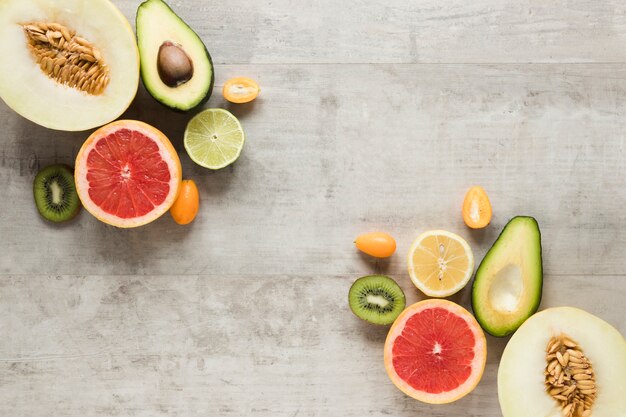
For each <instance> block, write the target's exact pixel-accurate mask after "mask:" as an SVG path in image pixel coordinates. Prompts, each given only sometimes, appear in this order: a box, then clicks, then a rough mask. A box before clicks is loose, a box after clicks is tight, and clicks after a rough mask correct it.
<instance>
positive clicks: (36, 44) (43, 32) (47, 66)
mask: <svg viewBox="0 0 626 417" xmlns="http://www.w3.org/2000/svg"><path fill="white" fill-rule="evenodd" d="M22 27H23V29H24V33H25V34H26V40H27V42H28V48H29V49H30V52H31V54H32V55H33V58H34V59H35V61H36V62H37V63H38V64H39V68H40V69H41V71H42V72H43V73H44V74H46V75H47V76H48V77H49V78H51V79H53V80H54V81H56V82H57V83H59V84H63V85H67V86H69V87H71V88H76V89H78V90H81V91H83V92H85V93H87V94H90V95H100V94H102V93H103V92H104V90H105V89H106V87H107V85H108V83H109V68H108V67H107V66H106V64H105V63H104V62H103V61H102V53H101V52H100V51H98V49H97V48H96V47H95V46H94V45H92V44H91V43H90V42H89V41H87V40H86V39H84V38H81V37H79V36H77V35H76V32H75V31H74V30H70V29H69V28H67V27H65V26H63V25H61V24H59V23H54V22H51V23H50V22H27V23H24V24H22ZM75 51H79V53H75ZM92 63H93V66H92V67H91V69H89V67H90V66H91V65H92ZM69 74H72V77H70V76H69ZM97 79H100V80H101V81H100V82H95V81H96V80H97Z"/></svg>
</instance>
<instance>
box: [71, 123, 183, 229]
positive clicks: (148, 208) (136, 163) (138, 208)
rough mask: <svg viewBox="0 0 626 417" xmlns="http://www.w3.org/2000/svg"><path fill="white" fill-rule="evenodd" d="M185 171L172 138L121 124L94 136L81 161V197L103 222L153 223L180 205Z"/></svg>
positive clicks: (142, 125) (78, 177) (141, 125)
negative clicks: (179, 195) (173, 207)
mask: <svg viewBox="0 0 626 417" xmlns="http://www.w3.org/2000/svg"><path fill="white" fill-rule="evenodd" d="M181 178H182V172H181V167H180V160H179V159H178V155H177V153H176V151H175V150H174V148H173V147H172V144H171V143H170V141H169V140H168V139H167V137H166V136H165V135H164V134H163V133H161V132H160V131H158V130H157V129H155V128H154V127H152V126H150V125H147V124H145V123H143V122H139V121H134V120H121V121H118V122H114V123H111V124H109V125H107V126H104V127H103V128H101V129H99V130H97V131H96V132H94V133H93V134H92V135H91V136H90V137H89V138H88V139H87V141H86V142H85V144H84V145H83V147H82V148H81V150H80V151H79V153H78V157H77V158H76V183H77V190H78V195H79V197H80V199H81V201H82V202H83V205H84V206H85V208H86V209H87V210H88V211H89V212H91V213H92V214H93V215H94V216H95V217H97V218H98V219H100V220H102V221H104V222H106V223H108V224H112V225H114V226H118V227H135V226H140V225H143V224H146V223H149V222H151V221H153V220H155V219H157V218H158V217H160V216H161V215H162V214H163V213H165V212H166V211H167V210H169V208H170V207H171V205H172V204H173V203H174V201H175V200H176V196H177V195H178V190H179V187H180V182H181Z"/></svg>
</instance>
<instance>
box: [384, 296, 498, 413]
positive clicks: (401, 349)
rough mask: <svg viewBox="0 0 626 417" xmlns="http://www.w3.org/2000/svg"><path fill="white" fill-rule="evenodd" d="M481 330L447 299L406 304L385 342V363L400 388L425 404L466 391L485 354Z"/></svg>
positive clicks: (472, 385)
mask: <svg viewBox="0 0 626 417" xmlns="http://www.w3.org/2000/svg"><path fill="white" fill-rule="evenodd" d="M486 346H487V345H486V340H485V335H484V333H483V331H482V329H481V328H480V326H479V325H478V322H476V320H475V319H474V317H473V316H472V315H471V314H470V313H469V312H468V311H467V310H465V309H464V308H463V307H461V306H459V305H457V304H455V303H453V302H451V301H447V300H426V301H421V302H419V303H416V304H413V305H412V306H409V307H408V308H407V309H406V310H404V311H403V312H402V314H400V316H399V317H398V318H397V319H396V321H395V322H394V324H393V326H392V327H391V329H390V331H389V335H388V336H387V340H386V342H385V368H386V370H387V374H388V375H389V377H390V378H391V380H392V382H393V383H394V384H395V385H396V386H397V387H398V388H399V389H400V390H401V391H403V392H404V393H405V394H407V395H409V396H410V397H413V398H415V399H417V400H420V401H423V402H426V403H430V404H443V403H449V402H452V401H456V400H458V399H459V398H461V397H463V396H465V395H467V394H468V393H469V392H471V391H472V390H473V389H474V388H475V387H476V385H477V384H478V382H479V381H480V378H481V377H482V374H483V371H484V368H485V363H486V360H487V351H486Z"/></svg>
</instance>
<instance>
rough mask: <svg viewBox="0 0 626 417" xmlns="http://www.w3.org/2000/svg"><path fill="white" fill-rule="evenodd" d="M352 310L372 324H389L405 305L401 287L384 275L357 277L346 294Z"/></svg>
mask: <svg viewBox="0 0 626 417" xmlns="http://www.w3.org/2000/svg"><path fill="white" fill-rule="evenodd" d="M348 301H349V303H350V309H352V312H353V313H354V314H355V315H356V316H357V317H359V318H360V319H363V320H365V321H368V322H370V323H374V324H382V325H385V324H391V323H393V322H394V320H395V319H396V318H397V317H398V316H399V315H400V313H401V312H402V310H404V307H405V306H406V298H405V297H404V292H403V291H402V288H400V286H399V285H398V284H397V283H396V282H395V281H394V280H393V279H391V278H389V277H388V276H385V275H367V276H365V277H361V278H359V279H357V280H356V281H355V282H354V284H352V287H350V292H349V294H348Z"/></svg>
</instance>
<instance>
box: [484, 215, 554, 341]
mask: <svg viewBox="0 0 626 417" xmlns="http://www.w3.org/2000/svg"><path fill="white" fill-rule="evenodd" d="M542 287H543V265H542V258H541V232H540V231H539V224H538V223H537V220H535V219H534V218H532V217H523V216H519V217H514V218H513V219H511V220H510V221H509V222H508V223H507V225H506V226H505V227H504V229H503V230H502V233H500V236H499V237H498V239H497V240H496V241H495V243H494V244H493V246H492V247H491V249H489V251H488V252H487V254H486V255H485V258H484V259H483V261H482V262H481V263H480V266H479V267H478V269H477V271H476V278H475V279H474V285H473V288H472V309H473V311H474V315H475V316H476V319H477V320H478V322H479V323H480V325H481V326H482V328H483V329H484V330H485V331H486V332H487V333H489V334H491V335H492V336H498V337H502V336H507V335H509V334H511V333H513V332H515V330H517V329H518V327H520V326H521V325H522V323H524V321H525V320H526V319H527V318H528V317H530V316H531V315H532V314H534V313H535V312H536V311H537V308H539V303H540V302H541V291H542Z"/></svg>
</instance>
